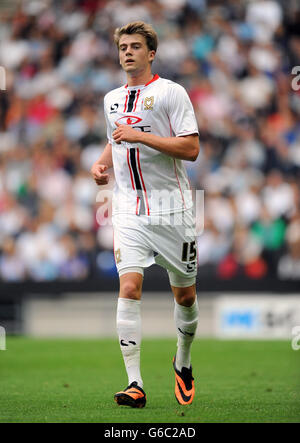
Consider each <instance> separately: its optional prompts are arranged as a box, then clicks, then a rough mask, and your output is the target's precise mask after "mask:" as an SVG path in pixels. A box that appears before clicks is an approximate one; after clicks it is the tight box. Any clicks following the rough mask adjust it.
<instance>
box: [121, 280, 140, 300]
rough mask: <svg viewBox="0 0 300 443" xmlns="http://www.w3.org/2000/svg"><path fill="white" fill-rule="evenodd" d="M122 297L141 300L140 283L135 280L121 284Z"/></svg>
mask: <svg viewBox="0 0 300 443" xmlns="http://www.w3.org/2000/svg"><path fill="white" fill-rule="evenodd" d="M120 297H122V298H129V299H130V300H140V298H141V288H140V285H139V284H138V283H136V282H134V281H127V282H124V284H123V285H122V286H121V290H120Z"/></svg>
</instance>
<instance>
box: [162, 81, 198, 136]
mask: <svg viewBox="0 0 300 443" xmlns="http://www.w3.org/2000/svg"><path fill="white" fill-rule="evenodd" d="M166 99H167V112H168V116H169V119H170V124H171V128H172V131H173V133H174V134H175V135H176V137H180V136H184V135H191V134H199V131H198V125H197V121H196V117H195V113H194V109H193V105H192V103H191V100H190V98H189V96H188V94H187V92H186V90H185V89H184V88H183V87H182V86H180V85H178V84H177V83H172V84H171V85H170V87H169V88H168V93H167V98H166Z"/></svg>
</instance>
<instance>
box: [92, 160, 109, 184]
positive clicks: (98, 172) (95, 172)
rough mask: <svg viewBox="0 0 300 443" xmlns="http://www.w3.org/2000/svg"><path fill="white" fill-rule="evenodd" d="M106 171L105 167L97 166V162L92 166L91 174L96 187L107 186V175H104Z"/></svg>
mask: <svg viewBox="0 0 300 443" xmlns="http://www.w3.org/2000/svg"><path fill="white" fill-rule="evenodd" d="M106 170H107V166H106V165H99V163H97V162H96V163H94V164H93V166H92V169H91V174H92V176H93V178H94V180H95V182H96V183H97V185H107V183H108V182H109V175H108V174H105V171H106Z"/></svg>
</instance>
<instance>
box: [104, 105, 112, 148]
mask: <svg viewBox="0 0 300 443" xmlns="http://www.w3.org/2000/svg"><path fill="white" fill-rule="evenodd" d="M105 98H106V97H104V117H105V122H106V135H107V140H108V142H109V143H110V144H112V131H111V127H110V123H109V119H108V113H107V107H106V100H105Z"/></svg>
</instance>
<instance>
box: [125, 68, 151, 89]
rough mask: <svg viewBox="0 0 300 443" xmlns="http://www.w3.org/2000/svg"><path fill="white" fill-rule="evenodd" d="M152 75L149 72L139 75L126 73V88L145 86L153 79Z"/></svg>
mask: <svg viewBox="0 0 300 443" xmlns="http://www.w3.org/2000/svg"><path fill="white" fill-rule="evenodd" d="M153 77H154V75H153V74H152V72H151V71H147V72H143V73H139V74H129V73H127V85H128V86H139V85H146V84H147V83H149V82H150V81H151V80H152V79H153Z"/></svg>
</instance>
